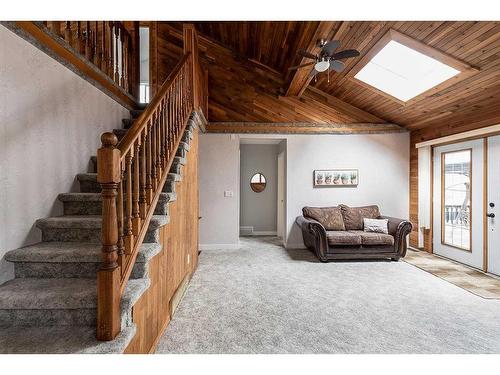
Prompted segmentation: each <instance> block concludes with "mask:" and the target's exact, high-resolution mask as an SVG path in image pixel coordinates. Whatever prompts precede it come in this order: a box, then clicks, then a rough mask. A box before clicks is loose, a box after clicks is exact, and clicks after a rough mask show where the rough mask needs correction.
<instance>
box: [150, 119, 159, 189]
mask: <svg viewBox="0 0 500 375" xmlns="http://www.w3.org/2000/svg"><path fill="white" fill-rule="evenodd" d="M156 133H157V117H156V112H155V113H153V119H152V124H151V185H152V187H153V191H156V186H157V185H158V184H157V182H158V181H157V178H156V136H157V134H156Z"/></svg>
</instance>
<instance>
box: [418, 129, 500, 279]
mask: <svg viewBox="0 0 500 375" xmlns="http://www.w3.org/2000/svg"><path fill="white" fill-rule="evenodd" d="M496 135H500V133H499V132H494V133H491V134H485V135H480V136H477V137H465V138H463V139H455V140H453V141H449V142H443V143H438V144H433V145H431V155H430V158H431V160H432V162H431V163H430V165H431V166H430V194H429V196H430V207H431V210H430V229H429V234H428V236H429V244H430V247H429V251H428V252H429V253H431V254H434V230H435V228H434V154H435V149H436V148H437V147H441V146H446V145H451V144H456V143H463V142H467V141H474V140H478V139H482V140H483V193H482V201H483V202H482V207H483V213H486V212H487V200H488V138H489V137H493V136H496ZM482 222H483V233H482V234H483V267H482V271H483V272H487V271H488V220H487V217H486V215H483V220H482ZM471 228H472V225H471ZM471 235H472V234H471ZM424 242H425V239H424Z"/></svg>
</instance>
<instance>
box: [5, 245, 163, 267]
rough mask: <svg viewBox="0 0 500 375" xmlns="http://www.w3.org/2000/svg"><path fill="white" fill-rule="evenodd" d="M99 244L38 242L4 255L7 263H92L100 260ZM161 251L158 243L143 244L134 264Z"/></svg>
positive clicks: (146, 259)
mask: <svg viewBox="0 0 500 375" xmlns="http://www.w3.org/2000/svg"><path fill="white" fill-rule="evenodd" d="M101 247H102V245H101V244H96V243H88V242H40V243H37V244H34V245H30V246H26V247H22V248H19V249H15V250H11V251H9V252H8V253H7V254H5V260H7V261H9V262H31V263H93V262H100V260H101ZM160 251H161V244H159V243H154V242H153V243H143V244H142V246H141V249H140V251H139V253H138V254H137V258H136V262H140V263H143V262H147V261H148V260H150V259H151V258H153V257H154V256H155V255H156V254H158V253H159V252H160Z"/></svg>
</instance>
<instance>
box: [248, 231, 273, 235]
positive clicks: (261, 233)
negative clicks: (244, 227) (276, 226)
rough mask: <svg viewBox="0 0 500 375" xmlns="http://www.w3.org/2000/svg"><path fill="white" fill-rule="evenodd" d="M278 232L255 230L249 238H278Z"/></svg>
mask: <svg viewBox="0 0 500 375" xmlns="http://www.w3.org/2000/svg"><path fill="white" fill-rule="evenodd" d="M276 235H277V232H276V231H272V230H255V231H253V232H252V234H249V236H276Z"/></svg>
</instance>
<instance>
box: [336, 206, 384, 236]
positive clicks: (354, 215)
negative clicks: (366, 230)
mask: <svg viewBox="0 0 500 375" xmlns="http://www.w3.org/2000/svg"><path fill="white" fill-rule="evenodd" d="M340 208H341V210H342V217H343V218H344V225H345V229H346V230H363V218H364V217H366V218H369V219H376V218H378V217H379V216H380V211H379V209H378V206H375V205H374V206H364V207H349V206H346V205H345V204H341V205H340Z"/></svg>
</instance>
